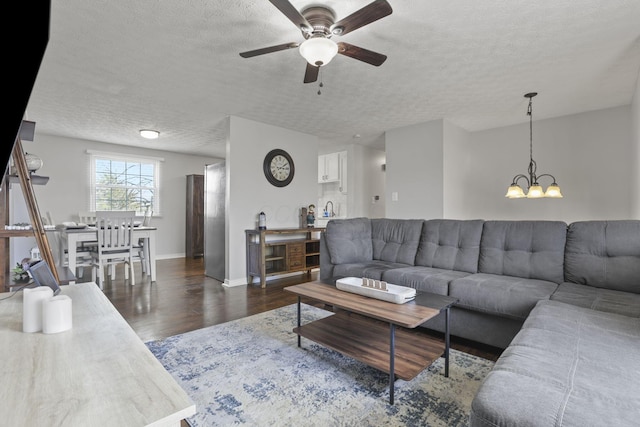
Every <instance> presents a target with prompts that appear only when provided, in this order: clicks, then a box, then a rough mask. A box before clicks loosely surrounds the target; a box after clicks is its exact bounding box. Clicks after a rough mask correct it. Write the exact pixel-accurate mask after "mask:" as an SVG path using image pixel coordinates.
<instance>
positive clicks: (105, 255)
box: [91, 211, 135, 289]
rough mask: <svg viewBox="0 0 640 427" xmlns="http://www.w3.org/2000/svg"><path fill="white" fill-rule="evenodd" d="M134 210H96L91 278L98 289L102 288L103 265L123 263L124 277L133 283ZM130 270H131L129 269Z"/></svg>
mask: <svg viewBox="0 0 640 427" xmlns="http://www.w3.org/2000/svg"><path fill="white" fill-rule="evenodd" d="M134 219H135V211H97V212H96V232H97V234H98V244H97V245H96V248H95V251H92V252H91V253H92V257H93V262H92V265H93V269H92V272H91V278H92V280H93V281H94V282H95V281H96V273H97V280H98V281H97V283H98V285H99V286H100V289H104V269H105V267H110V266H114V267H115V266H116V265H117V264H125V269H124V278H125V280H129V279H130V283H131V285H135V272H134V269H133V258H134V248H133V246H134V245H133V244H134V242H133V227H134ZM129 270H131V271H129Z"/></svg>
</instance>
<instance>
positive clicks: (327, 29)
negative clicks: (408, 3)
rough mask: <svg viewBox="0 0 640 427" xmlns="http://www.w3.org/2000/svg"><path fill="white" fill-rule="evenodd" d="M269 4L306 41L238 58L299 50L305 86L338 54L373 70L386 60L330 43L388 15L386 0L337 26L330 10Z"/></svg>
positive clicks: (282, 0)
mask: <svg viewBox="0 0 640 427" xmlns="http://www.w3.org/2000/svg"><path fill="white" fill-rule="evenodd" d="M269 1H270V2H271V3H272V4H273V5H274V6H275V7H277V8H278V9H279V10H280V12H282V13H283V14H284V15H285V16H286V17H287V18H289V20H290V21H291V22H293V23H294V24H295V25H296V27H298V28H299V29H300V31H302V36H303V37H304V38H305V41H303V42H302V43H296V42H293V43H284V44H280V45H277V46H269V47H265V48H262V49H256V50H250V51H248V52H242V53H241V54H240V56H241V57H243V58H251V57H254V56H258V55H264V54H266V53H272V52H279V51H281V50H287V49H293V48H296V47H299V48H300V54H301V55H302V56H303V57H304V58H305V59H306V60H307V69H306V72H305V74H304V82H305V83H312V82H315V81H316V80H318V73H319V72H320V67H322V66H325V65H327V64H328V63H329V61H331V60H332V59H333V57H334V56H335V55H336V54H338V53H339V54H341V55H345V56H348V57H350V58H354V59H357V60H359V61H363V62H366V63H367V64H371V65H375V66H376V67H377V66H380V65H382V63H383V62H384V61H385V60H386V59H387V56H386V55H382V54H381V53H377V52H373V51H371V50H367V49H364V48H361V47H358V46H354V45H352V44H349V43H345V42H338V43H336V42H334V41H333V40H331V37H332V36H344V35H345V34H348V33H350V32H351V31H355V30H357V29H358V28H361V27H364V26H365V25H368V24H371V23H372V22H374V21H377V20H378V19H380V18H384V17H385V16H387V15H390V14H391V12H392V9H391V6H390V5H389V3H388V2H387V1H386V0H375V1H374V2H372V3H369V4H368V5H367V6H365V7H363V8H362V9H360V10H357V11H356V12H354V13H352V14H351V15H349V16H347V17H346V18H343V19H341V20H340V21H338V22H336V17H335V13H334V12H333V10H331V9H330V8H328V7H325V6H320V5H317V4H314V5H312V6H308V7H306V8H305V9H303V10H302V11H301V12H299V11H298V9H296V8H295V7H294V6H293V5H292V4H291V3H289V1H288V0H269Z"/></svg>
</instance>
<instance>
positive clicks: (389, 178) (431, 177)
mask: <svg viewBox="0 0 640 427" xmlns="http://www.w3.org/2000/svg"><path fill="white" fill-rule="evenodd" d="M385 147H386V157H387V166H386V183H385V187H386V198H385V199H386V200H385V203H386V210H387V212H386V216H387V218H399V219H401V218H405V219H411V218H441V217H442V215H443V200H444V194H443V193H444V188H443V182H444V177H443V121H442V120H434V121H431V122H427V123H420V124H417V125H412V126H406V127H403V128H398V129H392V130H389V131H387V132H386V141H385ZM395 194H397V200H395V199H396V198H395V197H394V195H395Z"/></svg>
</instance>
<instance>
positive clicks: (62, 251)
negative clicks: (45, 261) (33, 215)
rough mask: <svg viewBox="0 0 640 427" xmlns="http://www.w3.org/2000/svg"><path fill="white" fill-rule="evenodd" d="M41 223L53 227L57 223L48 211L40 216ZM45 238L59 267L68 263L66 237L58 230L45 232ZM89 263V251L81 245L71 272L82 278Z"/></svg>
mask: <svg viewBox="0 0 640 427" xmlns="http://www.w3.org/2000/svg"><path fill="white" fill-rule="evenodd" d="M42 223H43V224H44V225H51V226H53V227H55V226H56V225H57V224H56V222H55V220H54V219H53V215H52V214H51V212H49V211H47V213H46V216H45V217H43V218H42ZM47 238H48V240H49V243H50V246H51V248H52V251H53V252H55V258H56V259H57V260H58V265H59V266H60V267H67V266H68V265H69V250H68V243H67V239H65V238H63V237H62V235H61V234H60V233H59V232H58V231H55V232H51V233H47ZM91 265H92V264H91V253H90V252H89V250H88V249H85V248H82V247H81V248H79V249H78V250H76V271H72V272H71V273H73V274H75V275H76V276H77V277H78V278H82V277H83V276H84V269H85V267H91Z"/></svg>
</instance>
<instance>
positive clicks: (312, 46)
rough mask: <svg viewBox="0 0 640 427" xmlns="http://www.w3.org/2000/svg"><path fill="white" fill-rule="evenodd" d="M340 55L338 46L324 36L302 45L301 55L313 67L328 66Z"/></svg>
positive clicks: (313, 38) (312, 38)
mask: <svg viewBox="0 0 640 427" xmlns="http://www.w3.org/2000/svg"><path fill="white" fill-rule="evenodd" d="M337 54H338V45H337V44H336V43H335V42H334V41H333V40H330V39H328V38H326V37H324V36H315V37H311V38H309V39H307V40H305V41H304V42H302V44H301V45H300V55H302V57H303V58H304V59H306V60H307V62H308V63H309V64H311V65H315V66H316V67H322V66H324V65H327V64H328V63H329V62H331V60H332V59H333V57H334V56H336V55H337Z"/></svg>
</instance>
